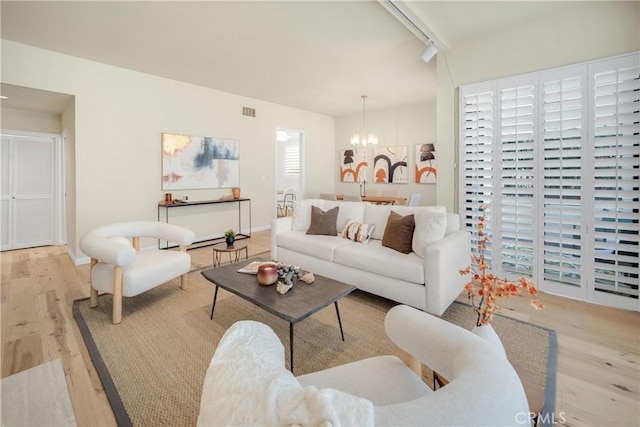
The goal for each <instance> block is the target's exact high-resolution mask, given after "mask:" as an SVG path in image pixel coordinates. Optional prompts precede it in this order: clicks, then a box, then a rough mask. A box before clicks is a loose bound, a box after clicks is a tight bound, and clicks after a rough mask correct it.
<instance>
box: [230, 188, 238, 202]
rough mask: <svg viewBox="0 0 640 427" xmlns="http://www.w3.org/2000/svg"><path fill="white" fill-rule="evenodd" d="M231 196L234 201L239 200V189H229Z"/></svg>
mask: <svg viewBox="0 0 640 427" xmlns="http://www.w3.org/2000/svg"><path fill="white" fill-rule="evenodd" d="M231 194H232V195H233V198H234V199H236V200H237V199H239V198H240V187H233V188H232V189H231Z"/></svg>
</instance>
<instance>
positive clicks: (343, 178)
mask: <svg viewBox="0 0 640 427" xmlns="http://www.w3.org/2000/svg"><path fill="white" fill-rule="evenodd" d="M367 166H368V163H367V150H343V151H341V152H340V182H363V181H364V180H365V179H366V177H367Z"/></svg>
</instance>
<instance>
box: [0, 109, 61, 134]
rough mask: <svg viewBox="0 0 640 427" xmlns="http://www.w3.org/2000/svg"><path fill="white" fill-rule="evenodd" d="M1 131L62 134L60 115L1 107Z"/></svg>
mask: <svg viewBox="0 0 640 427" xmlns="http://www.w3.org/2000/svg"><path fill="white" fill-rule="evenodd" d="M0 114H1V117H2V124H1V125H0V127H1V128H2V129H3V130H21V131H26V132H40V133H55V134H60V132H62V118H61V116H60V114H56V113H45V112H41V111H27V110H20V109H17V108H7V107H2V111H1V112H0Z"/></svg>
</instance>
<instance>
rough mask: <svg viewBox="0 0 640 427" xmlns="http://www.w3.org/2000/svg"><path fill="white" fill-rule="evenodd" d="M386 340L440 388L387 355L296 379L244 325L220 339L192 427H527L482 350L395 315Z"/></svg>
mask: <svg viewBox="0 0 640 427" xmlns="http://www.w3.org/2000/svg"><path fill="white" fill-rule="evenodd" d="M385 331H386V333H387V335H388V336H389V338H391V340H392V341H393V342H394V343H395V344H396V345H397V346H398V347H400V348H401V349H403V350H404V351H406V352H407V353H409V354H410V355H412V356H413V357H415V358H416V359H417V360H418V361H419V362H421V363H423V364H425V365H426V366H429V367H430V368H431V369H434V370H436V371H437V372H439V373H440V374H442V375H443V376H444V377H445V378H447V379H448V380H450V382H449V384H448V385H446V386H444V387H442V388H440V389H438V390H436V391H435V392H434V391H432V390H431V389H430V388H429V387H427V385H425V383H424V382H422V381H421V378H420V377H419V376H417V375H415V374H414V372H413V371H412V370H410V369H409V368H408V367H407V366H406V365H405V364H404V363H402V361H401V360H400V359H399V358H398V357H396V356H391V355H385V356H376V357H370V358H368V359H363V360H359V361H356V362H352V363H348V364H345V365H340V366H336V367H333V368H329V369H325V370H323V371H319V372H314V373H311V374H307V375H302V376H300V377H297V378H296V377H294V376H293V374H292V373H291V372H289V371H288V370H286V368H285V356H284V347H283V346H282V343H281V342H280V340H279V339H278V337H277V336H276V335H275V333H273V331H272V330H271V329H270V328H269V327H268V326H266V325H264V324H262V323H258V322H254V321H250V320H245V321H240V322H236V323H234V324H233V325H232V326H231V327H230V328H229V329H228V330H227V332H226V333H225V334H224V336H223V337H222V339H221V340H220V343H219V344H218V347H217V348H216V352H215V354H214V355H213V358H212V359H211V363H210V365H209V368H208V370H207V374H206V376H205V378H204V385H203V388H202V396H201V399H200V414H199V417H198V425H199V426H213V425H216V426H217V425H261V426H267V425H301V426H304V425H308V426H312V425H313V426H316V425H323V426H325V425H327V426H328V425H333V426H339V425H345V426H350V425H358V426H364V425H380V426H382V425H390V426H530V425H531V423H530V414H529V408H528V405H527V398H526V396H525V393H524V389H523V387H522V384H521V382H520V380H519V378H518V375H517V374H516V372H515V370H514V369H513V367H512V366H511V364H510V363H509V361H508V360H507V358H506V357H505V356H504V354H501V353H500V352H498V351H496V350H495V348H494V346H493V345H492V344H491V343H489V342H487V341H485V340H483V339H482V338H480V337H478V336H476V335H474V334H473V333H471V332H469V331H467V330H465V329H462V328H460V327H458V326H456V325H453V324H451V323H448V322H446V321H444V320H441V319H438V318H437V317H435V316H431V315H429V314H427V313H424V312H421V311H418V310H416V309H413V308H411V307H407V306H404V305H399V306H396V307H394V308H392V309H391V310H389V312H388V313H387V316H386V317H385Z"/></svg>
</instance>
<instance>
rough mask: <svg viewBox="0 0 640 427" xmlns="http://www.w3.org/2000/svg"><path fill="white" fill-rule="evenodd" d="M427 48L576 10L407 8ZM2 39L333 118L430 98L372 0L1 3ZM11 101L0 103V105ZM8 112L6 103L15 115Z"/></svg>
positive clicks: (534, 5) (408, 37) (418, 49)
mask: <svg viewBox="0 0 640 427" xmlns="http://www.w3.org/2000/svg"><path fill="white" fill-rule="evenodd" d="M407 4H408V5H409V7H410V8H411V9H412V10H413V12H414V13H415V15H416V16H418V17H419V18H420V20H422V21H423V22H424V23H426V24H427V25H428V27H429V32H428V33H429V35H430V36H432V37H433V38H434V40H436V41H438V42H440V43H442V45H446V46H447V47H449V48H455V45H456V44H458V43H460V42H462V41H464V40H465V39H466V38H469V37H474V36H477V35H478V34H481V33H483V32H488V31H493V30H496V29H498V28H502V27H505V26H513V25H517V24H518V23H519V22H522V21H523V20H525V19H530V18H531V17H535V16H540V15H544V14H547V13H552V12H553V11H554V10H556V9H557V8H560V7H567V5H570V4H573V5H575V4H576V3H575V2H521V1H516V2H473V1H472V2H442V1H428V2H410V3H407ZM1 8H2V10H1V11H2V22H1V34H2V38H3V39H8V40H12V41H15V42H19V43H23V44H27V45H31V46H36V47H40V48H43V49H48V50H52V51H56V52H61V53H64V54H68V55H72V56H76V57H81V58H86V59H89V60H93V61H97V62H102V63H106V64H111V65H114V66H119V67H123V68H128V69H132V70H137V71H141V72H145V73H149V74H154V75H158V76H163V77H167V78H171V79H175V80H180V81H184V82H189V83H193V84H196V85H201V86H205V87H210V88H215V89H219V90H223V91H225V92H230V93H234V94H238V95H242V96H247V97H250V98H256V99H261V100H266V101H270V102H275V103H278V104H283V105H288V106H292V107H296V108H301V109H304V110H310V111H315V112H318V113H322V114H328V115H332V116H340V115H344V114H350V113H356V112H359V111H361V108H362V103H361V99H360V96H361V95H363V94H366V95H368V99H367V109H368V110H375V109H381V108H390V107H394V106H399V105H410V104H416V103H421V102H425V101H427V100H430V99H435V95H436V60H432V61H431V62H429V63H425V62H423V61H422V60H421V59H420V56H421V54H422V52H423V51H424V49H425V44H424V43H423V42H422V41H421V40H419V39H418V38H417V37H415V36H414V35H413V33H411V32H410V31H409V30H408V29H407V28H406V27H405V26H404V25H403V24H402V23H400V22H399V21H398V20H396V18H395V17H393V16H392V15H391V14H390V13H389V12H387V10H386V9H385V8H384V7H383V6H382V5H381V4H380V3H379V2H378V1H375V0H365V1H255V2H249V1H197V2H190V1H173V2H149V1H144V2H129V1H111V2H64V1H47V2H30V1H19V2H11V1H2V3H1ZM11 102H12V100H11V98H10V99H9V100H3V103H2V105H3V106H10V104H11ZM14 108H16V107H14Z"/></svg>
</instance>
